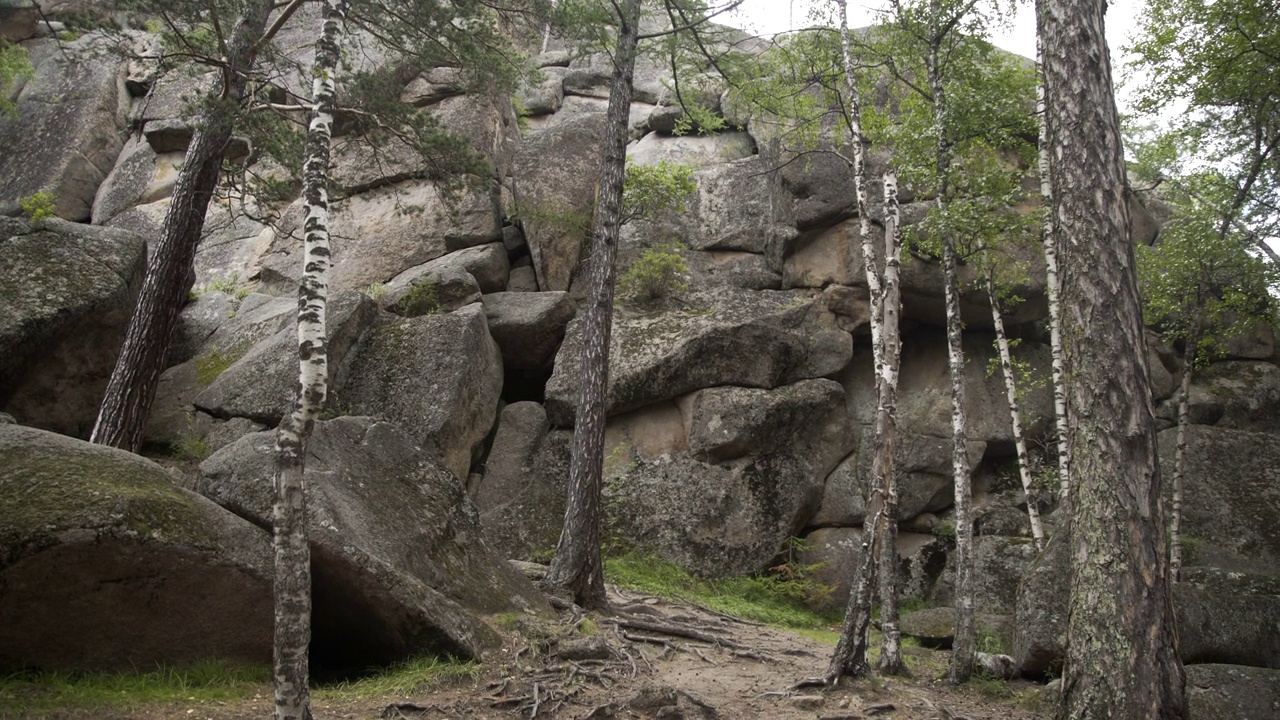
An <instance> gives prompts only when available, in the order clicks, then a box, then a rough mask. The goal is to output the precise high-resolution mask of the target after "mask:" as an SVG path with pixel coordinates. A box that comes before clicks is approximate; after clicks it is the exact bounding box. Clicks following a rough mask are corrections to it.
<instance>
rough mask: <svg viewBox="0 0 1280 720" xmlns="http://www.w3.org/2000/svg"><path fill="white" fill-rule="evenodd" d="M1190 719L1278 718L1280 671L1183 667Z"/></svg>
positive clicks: (1248, 719)
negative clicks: (1184, 668) (1185, 673)
mask: <svg viewBox="0 0 1280 720" xmlns="http://www.w3.org/2000/svg"><path fill="white" fill-rule="evenodd" d="M1187 717H1188V718H1189V719H1190V720H1268V718H1275V717H1280V670H1264V669H1261V668H1253V667H1241V666H1239V665H1218V664H1207V665H1191V666H1188V667H1187Z"/></svg>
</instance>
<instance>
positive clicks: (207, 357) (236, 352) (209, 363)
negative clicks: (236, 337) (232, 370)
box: [196, 345, 249, 387]
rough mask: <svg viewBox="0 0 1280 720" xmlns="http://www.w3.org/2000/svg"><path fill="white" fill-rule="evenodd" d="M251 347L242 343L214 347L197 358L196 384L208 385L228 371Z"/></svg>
mask: <svg viewBox="0 0 1280 720" xmlns="http://www.w3.org/2000/svg"><path fill="white" fill-rule="evenodd" d="M248 350H249V348H248V347H247V346H246V345H241V346H238V347H232V348H214V349H212V350H210V351H209V352H207V353H205V354H203V355H201V356H200V357H198V358H196V384H197V385H199V386H200V387H208V386H209V385H210V384H211V383H212V382H213V381H214V380H217V379H218V376H219V375H221V374H222V373H224V372H226V370H227V368H229V367H231V366H232V365H235V364H236V362H237V361H238V360H240V358H242V357H244V354H245V353H246V352H248Z"/></svg>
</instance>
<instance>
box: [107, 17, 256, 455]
mask: <svg viewBox="0 0 1280 720" xmlns="http://www.w3.org/2000/svg"><path fill="white" fill-rule="evenodd" d="M271 8H272V3H271V2H270V1H269V0H250V2H248V3H246V4H245V7H244V11H243V14H242V15H241V16H240V17H239V18H238V19H237V20H236V23H235V27H234V29H233V30H232V32H231V36H230V38H229V39H228V41H227V46H226V54H225V57H224V58H222V60H223V62H224V66H223V71H222V72H220V73H218V79H217V80H216V81H215V82H214V86H213V89H212V91H211V93H210V96H209V102H208V103H206V105H205V109H204V110H203V111H202V112H201V113H200V116H199V118H198V119H197V121H196V130H195V133H194V134H193V135H192V136H191V143H190V144H189V145H188V146H187V154H186V157H185V158H184V159H183V161H182V169H181V170H180V171H179V172H178V179H177V181H176V182H175V184H174V187H173V196H172V199H171V200H170V202H169V211H168V212H167V213H166V214H165V218H164V225H163V226H162V228H161V230H160V240H159V242H158V243H157V244H156V248H155V252H154V254H152V256H151V260H150V261H149V262H148V263H147V272H146V275H145V276H144V278H143V281H142V289H141V290H140V291H139V293H138V304H137V306H136V307H135V308H134V311H133V317H132V318H130V320H129V327H128V329H127V330H126V331H125V337H124V343H123V344H122V345H121V347H120V355H119V357H117V358H116V364H115V368H114V369H113V370H112V372H111V378H110V380H108V381H107V390H106V393H105V395H104V396H103V399H102V406H101V408H99V410H98V418H97V421H96V422H95V423H94V427H93V433H92V435H91V436H90V440H91V442H95V443H98V444H99V445H110V446H112V447H117V448H121V449H123V450H128V451H130V452H137V451H138V449H139V448H140V447H141V446H142V439H143V434H144V432H145V430H146V425H147V417H148V415H150V413H151V404H152V403H153V402H154V401H155V395H156V387H157V385H159V383H160V373H162V372H164V369H165V359H166V357H167V356H168V354H169V346H170V343H171V341H172V339H173V336H174V330H175V328H176V327H177V323H178V312H179V311H180V310H181V309H182V306H183V305H185V304H186V303H187V296H188V294H189V293H190V292H191V286H192V285H193V284H194V283H195V270H194V262H195V255H196V246H197V245H198V244H199V242H200V234H201V232H202V231H203V230H204V216H205V211H206V210H208V208H209V201H210V199H211V198H212V197H213V192H214V189H215V188H216V187H217V184H218V172H219V170H220V169H221V167H222V157H223V155H224V153H225V152H226V148H227V144H228V143H229V142H230V140H231V132H232V130H233V128H234V126H235V120H236V116H237V113H238V110H239V107H240V101H241V99H242V98H243V96H244V93H245V87H246V85H247V84H248V72H249V70H250V69H251V68H252V67H253V64H254V59H255V58H256V57H257V51H258V47H259V45H260V39H261V37H262V34H263V31H264V29H265V28H266V25H267V17H268V15H269V14H270V13H271Z"/></svg>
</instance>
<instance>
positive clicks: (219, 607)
mask: <svg viewBox="0 0 1280 720" xmlns="http://www.w3.org/2000/svg"><path fill="white" fill-rule="evenodd" d="M271 573H272V561H271V540H270V538H269V536H268V535H267V534H266V533H264V532H262V531H261V530H260V529H258V528H256V527H254V526H252V525H250V524H249V523H247V522H245V521H244V520H242V519H240V518H238V517H236V516H235V515H232V514H231V513H228V512H226V511H225V510H223V509H222V508H219V507H218V506H217V505H214V504H213V503H211V502H209V501H208V500H206V499H205V498H202V497H200V496H199V495H196V494H194V493H191V492H188V491H186V490H182V489H180V488H178V487H176V486H175V485H174V484H173V482H172V480H171V479H170V478H169V475H168V474H167V473H166V471H165V470H164V469H163V468H161V467H160V466H158V465H155V464H154V463H152V462H150V461H148V460H144V459H142V458H140V457H138V456H136V455H132V454H130V453H126V452H123V451H120V450H115V449H113V448H106V447H102V446H100V445H90V444H88V443H84V442H81V441H79V440H73V439H71V438H67V437H64V436H61V435H55V434H53V433H48V432H45V431H42V430H36V429H34V428H27V427H20V426H17V425H0V617H3V618H4V622H3V623H0V671H13V670H18V669H21V668H23V667H27V666H36V667H41V668H48V669H55V668H56V669H65V670H86V669H94V670H115V669H128V668H135V667H143V668H145V667H152V666H154V665H155V664H156V663H182V662H193V661H196V660H205V659H209V658H226V659H231V660H241V661H248V662H255V663H265V662H268V661H269V660H270V658H271V622H272V620H271V618H272V611H271Z"/></svg>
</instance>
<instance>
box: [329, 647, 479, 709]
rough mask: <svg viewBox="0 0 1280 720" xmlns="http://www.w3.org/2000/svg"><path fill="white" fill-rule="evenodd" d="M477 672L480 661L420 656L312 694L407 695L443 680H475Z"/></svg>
mask: <svg viewBox="0 0 1280 720" xmlns="http://www.w3.org/2000/svg"><path fill="white" fill-rule="evenodd" d="M479 675H480V665H479V663H474V662H461V661H458V660H454V659H452V658H438V657H435V656H423V657H416V658H411V659H409V660H406V661H404V662H402V663H398V664H396V665H393V666H392V667H390V668H387V669H386V670H383V671H382V672H379V673H377V674H376V675H370V676H368V677H363V678H360V679H359V680H351V681H348V682H343V683H338V684H336V685H329V686H324V687H319V688H316V690H315V693H314V695H315V697H316V698H317V699H321V700H326V699H327V700H336V699H340V698H351V697H377V696H380V695H400V696H409V695H416V694H421V693H424V692H426V691H428V690H430V689H431V688H433V687H435V686H436V685H439V684H440V683H442V682H445V681H449V680H460V679H468V680H474V679H475V678H477V677H478V676H479Z"/></svg>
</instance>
